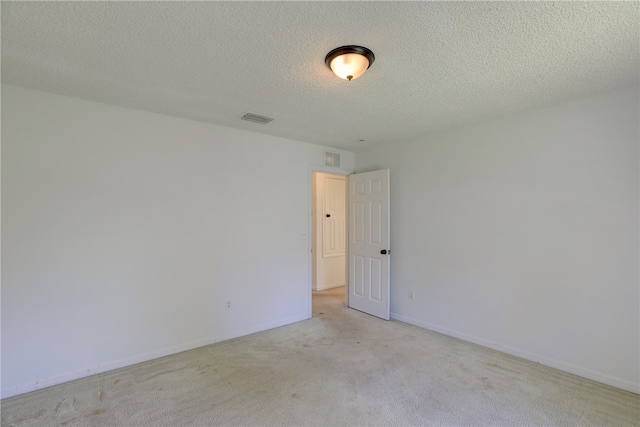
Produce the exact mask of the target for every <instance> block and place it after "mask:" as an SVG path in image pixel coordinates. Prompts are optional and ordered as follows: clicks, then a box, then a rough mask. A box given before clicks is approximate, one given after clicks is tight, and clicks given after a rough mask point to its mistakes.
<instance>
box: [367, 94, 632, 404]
mask: <svg viewBox="0 0 640 427" xmlns="http://www.w3.org/2000/svg"><path fill="white" fill-rule="evenodd" d="M638 95H639V89H638V88H637V87H635V88H631V89H628V90H625V91H620V92H615V93H611V94H607V95H603V96H599V97H594V98H590V99H584V100H581V101H579V102H573V103H570V104H565V105H560V106H555V107H550V108H545V109H541V110H538V111H533V112H528V113H526V114H521V115H518V116H516V117H511V118H508V119H503V120H499V121H495V122H491V123H484V124H478V125H475V126H472V127H469V128H467V129H463V130H459V131H452V132H446V133H443V134H439V135H433V136H429V137H425V138H422V139H420V140H417V141H415V142H413V143H409V144H405V145H401V146H394V147H390V148H378V149H371V150H365V151H362V152H356V171H357V172H363V171H367V170H373V169H381V168H390V169H391V218H392V224H391V225H392V228H391V236H392V237H391V248H392V249H393V256H392V258H391V311H392V313H393V317H394V318H396V319H399V320H402V321H405V322H408V323H412V324H415V325H419V326H423V327H425V328H428V329H432V330H435V331H438V332H442V333H445V334H448V335H452V336H456V337H459V338H463V339H466V340H469V341H473V342H476V343H479V344H482V345H486V346H489V347H493V348H497V349H499V350H502V351H505V352H507V353H512V354H515V355H518V356H522V357H525V358H527V359H530V360H534V361H538V362H540V363H543V364H547V365H550V366H554V367H557V368H560V369H563V370H566V371H569V372H573V373H576V374H579V375H582V376H585V377H588V378H592V379H595V380H597V381H601V382H604V383H608V384H611V385H614V386H617V387H620V388H623V389H627V390H631V391H635V392H636V393H637V392H640V381H639V377H640V372H639V364H640V350H639V346H640V344H639V339H640V326H639V325H640V308H639V301H640V295H639V277H638V275H639V273H638V272H639V250H638V241H639V239H638V237H639V236H638V221H639V217H640V216H639V209H638V206H639V174H638V169H639V167H638V163H639V149H638V148H639V140H640V136H639V114H640V111H639V110H640V108H639V105H638V104H639V101H638V98H639V96H638ZM410 289H411V290H414V292H415V299H414V300H413V301H411V300H409V299H408V291H409V290H410Z"/></svg>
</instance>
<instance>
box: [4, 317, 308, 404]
mask: <svg viewBox="0 0 640 427" xmlns="http://www.w3.org/2000/svg"><path fill="white" fill-rule="evenodd" d="M308 318H309V316H307V315H298V316H293V317H289V318H286V319H281V320H277V321H274V322H267V323H263V324H260V325H257V326H255V327H251V328H247V329H243V330H239V331H234V332H231V333H229V334H225V335H222V336H219V337H213V338H205V339H201V340H197V341H192V342H189V343H185V344H180V345H176V346H173V347H168V348H164V349H160V350H156V351H151V352H148V353H144V354H139V355H136V356H132V357H127V358H124V359H120V360H115V361H112V362H106V363H101V364H98V365H95V366H90V367H87V368H83V369H78V370H76V371H72V372H66V373H64V374H60V375H54V376H52V377H47V378H43V379H38V380H36V381H32V382H26V383H22V384H18V385H15V386H11V387H7V388H3V389H2V394H1V396H0V399H6V398H8V397H13V396H17V395H19V394H24V393H29V392H32V391H36V390H40V389H43V388H47V387H51V386H54V385H58V384H62V383H66V382H69V381H73V380H77V379H80V378H85V377H89V376H92V375H97V374H101V373H103V372H107V371H112V370H114V369H120V368H125V367H127V366H132V365H137V364H138V363H142V362H148V361H150V360H154V359H159V358H161V357H165V356H171V355H172V354H177V353H182V352H183V351H188V350H193V349H195V348H199V347H204V346H206V345H210V344H215V343H218V342H222V341H228V340H230V339H234V338H239V337H243V336H246V335H251V334H255V333H257V332H263V331H266V330H269V329H274V328H278V327H280V326H285V325H289V324H291V323H296V322H300V321H302V320H307V319H308Z"/></svg>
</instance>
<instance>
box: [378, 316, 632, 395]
mask: <svg viewBox="0 0 640 427" xmlns="http://www.w3.org/2000/svg"><path fill="white" fill-rule="evenodd" d="M391 318H392V319H393V320H398V321H400V322H403V323H408V324H410V325H414V326H418V327H420V328H423V329H428V330H430V331H433V332H437V333H440V334H443V335H447V336H450V337H453V338H458V339H461V340H463V341H468V342H471V343H474V344H478V345H481V346H483V347H488V348H490V349H493V350H497V351H500V352H502V353H506V354H510V355H512V356H517V357H520V358H522V359H526V360H529V361H531V362H536V363H540V364H541V365H545V366H548V367H550V368H555V369H558V370H561V371H564V372H568V373H570V374H574V375H577V376H579V377H583V378H587V379H589V380H593V381H597V382H599V383H602V384H606V385H610V386H613V387H616V388H619V389H622V390H626V391H630V392H632V393H637V394H640V383H634V382H632V381H627V380H623V379H620V378H616V377H612V376H610V375H606V374H602V373H600V372H596V371H592V370H590V369H586V368H582V367H580V366H576V365H572V364H570V363H566V362H561V361H559V360H555V359H551V358H548V357H545V356H541V355H539V354H535V353H530V352H528V351H523V350H519V349H517V348H513V347H509V346H506V345H502V344H499V343H496V342H493V341H489V340H486V339H483V338H479V337H476V336H473V335H468V334H465V333H462V332H458V331H455V330H453V329H449V328H445V327H443V326H440V325H435V324H433V323H427V322H423V321H420V320H416V319H413V318H411V317H407V316H403V315H401V314H397V313H391Z"/></svg>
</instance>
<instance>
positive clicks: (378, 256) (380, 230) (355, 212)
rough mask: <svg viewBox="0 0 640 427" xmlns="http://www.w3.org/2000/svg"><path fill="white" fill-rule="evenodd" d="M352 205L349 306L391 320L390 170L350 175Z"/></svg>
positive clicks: (349, 251)
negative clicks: (384, 252)
mask: <svg viewBox="0 0 640 427" xmlns="http://www.w3.org/2000/svg"><path fill="white" fill-rule="evenodd" d="M349 205H350V206H349V207H350V209H349V249H348V253H349V307H351V308H354V309H356V310H360V311H364V312H365V313H369V314H372V315H374V316H377V317H380V318H383V319H385V320H389V294H390V292H389V290H390V288H389V277H390V274H389V273H390V270H389V264H390V262H389V260H390V255H389V253H390V250H389V242H390V227H389V222H390V221H389V219H390V218H389V170H388V169H385V170H380V171H374V172H366V173H360V174H354V175H350V176H349ZM383 250H385V251H386V254H384V255H383V254H382V253H381V251H383Z"/></svg>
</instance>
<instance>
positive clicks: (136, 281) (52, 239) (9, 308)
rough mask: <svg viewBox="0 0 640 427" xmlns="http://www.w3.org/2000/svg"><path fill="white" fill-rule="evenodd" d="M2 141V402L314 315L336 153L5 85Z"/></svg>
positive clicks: (346, 161)
mask: <svg viewBox="0 0 640 427" xmlns="http://www.w3.org/2000/svg"><path fill="white" fill-rule="evenodd" d="M256 129H258V130H259V128H256ZM2 145H3V146H2V249H3V250H2V397H8V396H11V395H14V394H18V393H22V392H26V391H30V390H34V389H36V388H41V387H44V386H47V385H52V384H56V383H59V382H62V381H66V380H70V379H74V378H78V377H81V376H85V375H88V374H92V373H96V372H100V371H104V370H107V369H112V368H116V367H120V366H125V365H128V364H132V363H136V362H140V361H143V360H148V359H151V358H154V357H159V356H163V355H166V354H170V353H174V352H177V351H181V350H185V349H190V348H194V347H197V346H201V345H205V344H208V343H212V342H215V341H218V340H222V339H227V338H230V337H235V336H239V335H244V334H248V333H251V332H255V331H259V330H263V329H267V328H270V327H275V326H278V325H282V324H286V323H290V322H295V321H298V320H302V319H305V318H307V317H308V313H309V312H310V308H309V307H308V304H309V296H308V295H309V292H310V291H309V287H310V284H309V282H308V278H309V262H308V259H309V258H308V254H309V248H310V242H309V239H308V238H307V237H306V236H307V235H308V226H309V215H310V212H309V210H310V208H309V199H310V194H309V191H310V182H309V165H310V164H322V162H323V160H324V157H323V147H320V146H314V145H309V144H306V143H301V142H296V141H291V140H285V139H281V138H276V137H271V136H265V135H261V134H258V133H252V132H246V131H239V130H234V129H229V128H223V127H219V126H214V125H210V124H205V123H198V122H193V121H189V120H182V119H178V118H172V117H167V116H162V115H158V114H152V113H146V112H142V111H136V110H131V109H126V108H121V107H115V106H110V105H105V104H99V103H94V102H88V101H82V100H78V99H73V98H68V97H64V96H59V95H54V94H48V93H44V92H37V91H32V90H26V89H22V88H17V87H12V86H5V85H3V86H2ZM333 151H335V150H333ZM353 162H354V160H353V154H352V153H342V163H343V165H345V167H346V168H353ZM301 234H303V235H304V237H303V238H301ZM226 300H231V301H232V309H231V310H228V311H227V310H225V301H226Z"/></svg>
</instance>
